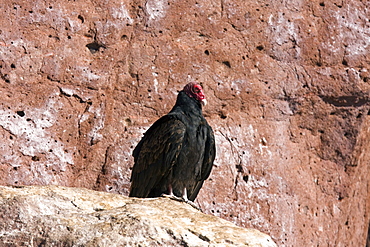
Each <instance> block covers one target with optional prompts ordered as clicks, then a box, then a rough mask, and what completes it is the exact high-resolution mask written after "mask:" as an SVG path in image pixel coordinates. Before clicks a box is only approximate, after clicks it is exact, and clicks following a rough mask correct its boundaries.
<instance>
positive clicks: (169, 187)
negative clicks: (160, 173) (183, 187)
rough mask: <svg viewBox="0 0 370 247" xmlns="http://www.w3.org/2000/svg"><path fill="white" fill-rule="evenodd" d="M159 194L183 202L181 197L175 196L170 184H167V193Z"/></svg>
mask: <svg viewBox="0 0 370 247" xmlns="http://www.w3.org/2000/svg"><path fill="white" fill-rule="evenodd" d="M161 196H162V197H167V198H170V199H173V200H175V201H179V202H184V199H183V198H181V197H177V196H175V194H174V193H173V189H172V185H171V184H169V185H168V194H165V193H163V194H162V195H161Z"/></svg>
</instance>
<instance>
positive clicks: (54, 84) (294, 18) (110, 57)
mask: <svg viewBox="0 0 370 247" xmlns="http://www.w3.org/2000/svg"><path fill="white" fill-rule="evenodd" d="M0 10H1V13H2V15H0V26H1V30H0V78H1V79H0V97H1V99H2V100H1V101H0V111H1V114H0V153H1V156H0V174H1V176H0V184H2V185H20V184H25V185H31V184H34V185H36V184H45V185H46V184H59V185H67V186H81V187H87V188H93V189H96V190H102V191H108V192H113V193H121V194H124V195H127V194H128V188H129V177H130V173H131V171H130V169H131V167H132V164H133V159H132V157H131V151H132V149H133V147H134V146H135V145H136V143H137V142H138V140H139V139H140V137H141V135H142V133H143V132H144V131H145V130H146V129H147V128H148V127H149V126H150V124H151V123H153V122H154V121H155V120H156V119H157V118H158V117H160V116H162V115H163V114H166V113H167V112H168V111H169V110H170V109H171V107H172V105H173V104H174V101H175V98H176V92H177V91H178V90H180V89H181V88H182V87H183V86H184V84H186V83H187V82H190V81H199V82H201V83H203V85H204V88H205V92H206V95H207V97H208V101H209V105H208V106H207V107H206V108H205V109H204V113H205V115H206V117H207V119H208V120H209V123H210V124H211V125H212V126H213V128H214V130H215V135H216V140H217V152H218V153H217V158H216V162H215V166H214V169H213V171H212V175H211V177H210V179H209V180H208V181H207V182H206V183H205V186H204V188H203V189H202V191H201V193H200V195H199V197H198V199H197V201H198V203H199V204H200V205H201V206H202V207H203V208H204V211H205V212H206V213H209V214H213V215H217V216H220V217H222V218H225V219H228V220H231V221H233V222H235V223H237V224H238V225H240V226H244V227H253V228H257V229H259V230H261V231H263V232H265V233H268V234H270V235H271V236H272V237H273V239H274V240H275V241H276V242H277V243H278V245H279V246H364V245H365V242H366V237H367V231H368V225H369V210H370V206H369V205H370V201H369V194H368V193H369V189H368V188H369V177H370V176H369V175H370V171H369V170H370V165H369V160H370V143H369V142H370V141H369V139H370V138H369V137H370V133H369V131H370V117H369V95H368V93H369V88H370V87H369V82H370V73H369V70H370V52H369V49H370V33H369V27H370V19H369V16H370V11H369V10H370V3H369V2H368V1H361V0H357V1H337V0H328V1H298V0H297V1H294V0H293V1H230V0H222V1H218V2H215V1H203V0H198V1H192V0H190V1H171V0H147V1H140V0H132V1H130V0H124V1H122V0H120V1H103V0H95V1H78V0H76V1H41V0H39V1H33V2H32V1H25V0H23V1H22V0H18V1H2V3H1V4H0Z"/></svg>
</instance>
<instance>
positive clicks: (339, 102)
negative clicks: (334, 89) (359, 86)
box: [320, 95, 370, 107]
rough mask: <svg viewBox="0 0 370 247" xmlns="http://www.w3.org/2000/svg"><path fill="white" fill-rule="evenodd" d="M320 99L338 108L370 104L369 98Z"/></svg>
mask: <svg viewBox="0 0 370 247" xmlns="http://www.w3.org/2000/svg"><path fill="white" fill-rule="evenodd" d="M320 98H321V99H322V100H323V101H324V102H326V103H328V104H331V105H333V106H336V107H360V106H363V105H365V104H368V103H369V102H370V100H369V98H367V97H364V96H354V95H349V96H339V97H333V96H320Z"/></svg>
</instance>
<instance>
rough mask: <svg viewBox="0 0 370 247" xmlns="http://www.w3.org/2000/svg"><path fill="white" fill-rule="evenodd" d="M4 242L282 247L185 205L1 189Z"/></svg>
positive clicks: (45, 189) (84, 192)
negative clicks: (277, 246)
mask: <svg viewBox="0 0 370 247" xmlns="http://www.w3.org/2000/svg"><path fill="white" fill-rule="evenodd" d="M0 239H2V241H1V242H2V243H4V244H8V245H9V246H11V245H14V246H139V245H140V246H266V247H267V246H268V247H269V246H271V247H273V246H276V244H275V243H274V242H273V240H272V239H271V238H270V237H269V236H268V235H266V234H263V233H261V232H259V231H257V230H254V229H245V228H241V227H238V226H236V225H234V224H232V223H231V222H228V221H226V220H223V219H220V218H217V217H215V216H210V215H206V214H203V213H201V212H199V211H197V210H196V209H194V208H192V207H191V206H189V205H187V204H185V203H180V202H176V201H173V200H170V199H167V198H155V199H137V198H128V197H125V196H121V195H116V194H110V193H104V192H97V191H92V190H88V189H83V188H69V187H60V186H24V187H23V186H19V187H5V186H0ZM8 245H7V246H8Z"/></svg>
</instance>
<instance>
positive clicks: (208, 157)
mask: <svg viewBox="0 0 370 247" xmlns="http://www.w3.org/2000/svg"><path fill="white" fill-rule="evenodd" d="M205 103H206V99H205V95H204V93H203V89H202V87H201V85H199V84H197V83H194V82H193V83H189V84H187V85H186V86H185V87H184V89H183V90H182V91H180V92H179V94H178V96H177V100H176V104H175V106H174V107H173V108H172V110H171V111H170V112H169V113H168V114H167V115H165V116H163V117H161V118H160V119H158V120H157V121H156V122H155V123H154V124H153V125H152V126H151V127H150V128H149V129H148V130H147V131H146V133H145V134H144V136H143V138H142V139H141V141H140V142H139V143H138V145H137V146H136V148H135V149H134V151H133V156H134V161H135V164H134V166H133V169H132V174H131V188H130V196H131V197H142V198H145V197H159V196H162V195H167V196H169V197H171V198H177V199H180V200H182V201H186V202H188V203H190V204H191V205H193V206H194V203H192V201H194V200H195V198H196V197H197V195H198V193H199V190H200V188H201V187H202V185H203V182H204V180H206V179H207V178H208V177H209V174H210V173H211V169H212V165H213V161H214V159H215V155H216V148H215V137H214V134H213V130H212V128H211V126H209V125H208V123H207V121H206V119H205V118H204V116H203V114H202V104H205ZM189 200H190V201H189Z"/></svg>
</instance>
